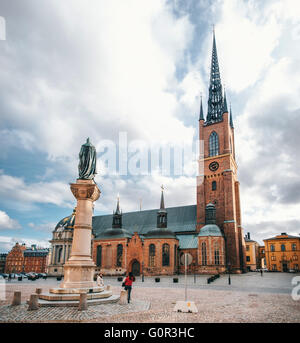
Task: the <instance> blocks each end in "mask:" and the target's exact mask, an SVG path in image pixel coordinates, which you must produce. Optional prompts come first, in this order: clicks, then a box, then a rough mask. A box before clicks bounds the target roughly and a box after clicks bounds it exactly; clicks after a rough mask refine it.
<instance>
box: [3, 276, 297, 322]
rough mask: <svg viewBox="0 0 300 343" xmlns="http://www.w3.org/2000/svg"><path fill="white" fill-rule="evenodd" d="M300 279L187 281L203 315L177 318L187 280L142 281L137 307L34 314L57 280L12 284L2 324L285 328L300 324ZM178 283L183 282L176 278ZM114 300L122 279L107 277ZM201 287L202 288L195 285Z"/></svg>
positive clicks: (190, 296)
mask: <svg viewBox="0 0 300 343" xmlns="http://www.w3.org/2000/svg"><path fill="white" fill-rule="evenodd" d="M296 276H298V277H299V276H300V274H288V273H264V275H263V277H262V276H261V275H260V273H247V274H243V275H231V276H230V278H231V285H229V284H228V275H222V276H221V277H220V278H219V279H216V280H215V281H214V282H213V283H211V284H207V276H203V275H202V276H199V275H197V276H196V278H194V276H193V275H189V276H188V277H187V284H188V291H187V295H188V300H190V301H194V302H195V304H196V306H197V308H198V311H199V312H198V313H176V312H173V308H174V306H175V303H176V301H177V300H184V281H185V278H184V276H183V275H180V276H179V282H178V283H173V277H161V278H160V279H161V280H160V282H158V283H156V282H155V280H154V277H145V278H144V282H142V278H141V277H139V278H137V280H136V282H135V283H134V286H133V290H132V302H131V303H130V304H126V305H120V304H118V303H116V304H102V305H93V306H89V308H88V310H87V311H78V308H76V307H68V308H44V307H41V308H39V309H38V310H36V311H28V310H27V307H28V305H27V304H26V303H25V302H26V300H28V299H29V296H30V294H32V293H34V292H35V289H36V288H42V289H43V291H48V290H49V288H52V287H57V286H58V284H59V283H60V282H59V281H57V280H56V278H48V279H47V280H36V281H28V280H24V281H22V282H20V281H17V280H12V281H11V282H10V283H6V284H5V286H6V296H5V300H2V301H0V322H104V323H122V322H124V323H126V322H128V323H130V322H141V323H149V322H156V323H204V322H208V323H216V322H233V323H248V322H249V323H250V322H263V323H281V322H291V323H292V322H296V323H299V322H300V300H298V301H295V300H293V298H292V296H291V293H292V289H293V287H295V286H293V285H292V279H293V278H294V277H296ZM176 277H177V276H176ZM104 281H105V284H110V285H111V289H112V292H113V294H115V295H118V294H119V293H120V291H121V282H119V281H117V277H104ZM195 281H196V282H195ZM16 290H20V291H21V292H22V305H20V306H16V307H12V306H10V303H11V301H12V297H13V292H14V291H16Z"/></svg>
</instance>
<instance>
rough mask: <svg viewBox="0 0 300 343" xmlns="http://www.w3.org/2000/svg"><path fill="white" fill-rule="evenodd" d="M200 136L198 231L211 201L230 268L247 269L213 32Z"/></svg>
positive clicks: (230, 129) (229, 120) (228, 122)
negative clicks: (202, 172)
mask: <svg viewBox="0 0 300 343" xmlns="http://www.w3.org/2000/svg"><path fill="white" fill-rule="evenodd" d="M199 139H200V142H201V141H203V142H204V156H202V157H201V159H200V161H199V163H202V164H204V168H199V170H203V171H204V175H199V177H198V183H197V231H200V232H201V228H202V227H203V226H204V225H205V208H206V205H207V204H209V203H212V204H214V205H215V208H216V224H217V225H218V226H219V227H220V228H221V230H222V231H223V234H224V237H225V246H226V247H225V255H226V266H227V268H230V270H231V271H232V272H235V273H241V272H244V271H245V270H246V261H245V242H244V238H243V237H244V235H243V232H242V227H241V210H240V195H239V181H238V178H237V164H236V160H235V144H234V127H233V119H232V113H231V109H230V114H229V113H228V106H227V99H226V94H225V92H224V93H223V90H222V84H221V77H220V70H219V63H218V55H217V47H216V39H215V32H213V48H212V58H211V71H210V84H209V97H208V108H207V116H206V120H205V119H204V115H203V106H202V99H201V103H200V116H199Z"/></svg>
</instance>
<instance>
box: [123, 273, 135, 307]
mask: <svg viewBox="0 0 300 343" xmlns="http://www.w3.org/2000/svg"><path fill="white" fill-rule="evenodd" d="M134 281H135V277H134V276H133V274H132V272H130V273H129V275H128V276H127V277H126V279H125V291H127V294H128V295H127V300H128V304H129V303H130V296H131V290H132V282H134Z"/></svg>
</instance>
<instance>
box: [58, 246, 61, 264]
mask: <svg viewBox="0 0 300 343" xmlns="http://www.w3.org/2000/svg"><path fill="white" fill-rule="evenodd" d="M61 257H62V247H61V246H60V247H59V249H58V258H57V262H58V263H60V262H61Z"/></svg>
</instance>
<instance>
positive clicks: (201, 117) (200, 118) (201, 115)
mask: <svg viewBox="0 0 300 343" xmlns="http://www.w3.org/2000/svg"><path fill="white" fill-rule="evenodd" d="M199 120H204V116H203V106H202V95H201V101H200V116H199Z"/></svg>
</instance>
